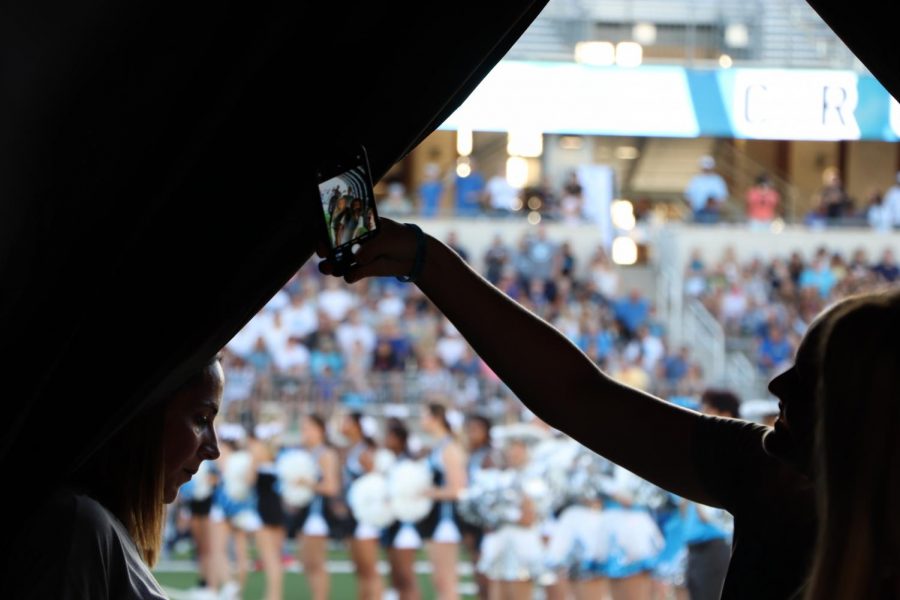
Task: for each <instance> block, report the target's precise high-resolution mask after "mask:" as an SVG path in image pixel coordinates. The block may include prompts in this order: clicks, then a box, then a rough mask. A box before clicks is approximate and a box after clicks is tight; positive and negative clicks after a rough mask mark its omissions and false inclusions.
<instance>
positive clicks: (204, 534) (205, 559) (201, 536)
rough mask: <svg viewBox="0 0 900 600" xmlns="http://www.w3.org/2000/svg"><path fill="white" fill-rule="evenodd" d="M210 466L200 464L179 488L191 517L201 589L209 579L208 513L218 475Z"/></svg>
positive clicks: (209, 525)
mask: <svg viewBox="0 0 900 600" xmlns="http://www.w3.org/2000/svg"><path fill="white" fill-rule="evenodd" d="M212 465H213V463H211V462H208V461H204V462H202V463H200V468H199V469H198V470H197V472H196V473H194V476H193V477H191V480H190V481H189V482H187V483H186V484H184V485H183V486H182V487H181V492H180V493H182V494H184V497H185V499H186V500H187V505H188V511H189V512H190V515H191V519H190V528H191V537H192V538H193V539H194V547H195V554H196V556H197V567H198V570H199V571H200V582H199V587H200V588H201V589H206V588H207V587H208V586H209V582H210V579H211V562H210V537H211V535H212V531H211V528H212V524H211V523H210V521H209V511H210V510H211V509H212V503H213V492H214V491H215V488H216V481H217V478H218V473H217V472H216V470H215V468H214V467H213V466H212Z"/></svg>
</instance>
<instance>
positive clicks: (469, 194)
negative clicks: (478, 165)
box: [456, 161, 484, 217]
mask: <svg viewBox="0 0 900 600" xmlns="http://www.w3.org/2000/svg"><path fill="white" fill-rule="evenodd" d="M470 166H471V168H472V171H471V172H470V173H469V174H468V175H467V176H466V177H462V176H460V175H457V176H456V215H457V216H462V217H471V216H475V215H478V214H481V210H482V205H481V201H482V196H484V176H483V175H482V174H481V173H480V172H478V171H477V170H475V162H474V161H471V162H470Z"/></svg>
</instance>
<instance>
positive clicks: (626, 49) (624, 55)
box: [616, 42, 644, 67]
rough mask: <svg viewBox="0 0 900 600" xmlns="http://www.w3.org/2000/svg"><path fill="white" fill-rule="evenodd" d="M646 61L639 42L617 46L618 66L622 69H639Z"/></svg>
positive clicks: (620, 43)
mask: <svg viewBox="0 0 900 600" xmlns="http://www.w3.org/2000/svg"><path fill="white" fill-rule="evenodd" d="M643 60H644V49H643V47H641V45H640V44H638V43H637V42H619V43H618V44H616V64H617V65H619V66H620V67H639V66H641V62H643Z"/></svg>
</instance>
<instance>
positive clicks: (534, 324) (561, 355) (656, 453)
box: [320, 219, 716, 505]
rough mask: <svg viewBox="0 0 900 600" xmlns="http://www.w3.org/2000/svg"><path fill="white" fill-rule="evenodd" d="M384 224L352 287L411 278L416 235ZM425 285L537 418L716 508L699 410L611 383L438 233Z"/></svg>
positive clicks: (326, 268) (361, 255)
mask: <svg viewBox="0 0 900 600" xmlns="http://www.w3.org/2000/svg"><path fill="white" fill-rule="evenodd" d="M381 228H382V230H381V233H380V234H379V235H378V236H376V237H375V238H373V239H371V240H369V241H367V242H366V243H365V244H364V245H363V246H362V247H361V248H359V250H358V252H357V260H358V262H359V266H357V267H354V268H353V269H351V270H350V271H349V272H348V273H347V275H346V277H345V279H346V280H347V281H348V282H349V283H353V282H355V281H358V280H360V279H362V278H364V277H370V276H390V275H395V276H396V275H406V274H408V273H410V271H411V269H412V265H413V260H414V257H415V248H416V235H415V232H414V231H413V230H412V229H411V228H408V227H404V226H402V225H399V224H397V223H394V222H393V221H390V220H388V219H381ZM320 270H322V272H323V273H326V274H328V273H331V265H330V264H329V263H328V261H324V262H323V263H322V264H321V265H320ZM417 284H418V285H419V287H420V288H421V289H422V291H423V292H424V293H425V294H426V295H427V296H428V298H429V299H430V300H431V301H432V302H433V303H434V304H435V306H437V307H438V309H440V311H441V312H443V313H444V315H446V316H447V318H449V319H450V321H451V322H452V323H453V324H454V325H455V326H456V328H457V329H459V331H460V333H462V335H463V336H464V337H465V338H466V340H467V341H468V342H469V344H471V346H472V347H473V348H474V349H475V351H476V352H477V353H478V354H479V356H481V358H482V359H484V361H485V362H486V363H487V364H488V365H489V366H490V367H491V369H493V370H494V372H495V373H496V374H497V375H498V376H499V377H500V378H501V379H502V380H503V381H504V383H506V385H508V386H509V387H510V389H512V391H513V392H514V393H515V394H516V396H518V398H519V399H520V400H521V401H522V402H523V403H524V404H525V405H526V406H527V407H528V408H529V409H530V410H531V411H533V412H534V413H535V414H536V415H537V416H538V417H540V418H541V419H543V420H544V421H546V422H547V423H549V424H550V425H552V426H553V427H556V428H557V429H559V430H560V431H563V432H565V433H567V434H568V435H570V436H571V437H572V438H574V439H576V440H578V441H579V442H581V443H582V444H584V445H585V446H587V447H588V448H591V449H592V450H594V451H595V452H597V453H598V454H601V455H603V456H605V457H606V458H608V459H609V460H611V461H613V462H615V463H617V464H619V465H621V466H623V467H625V468H626V469H628V470H630V471H632V472H634V473H636V474H637V475H639V476H640V477H642V478H644V479H646V480H648V481H650V482H652V483H655V484H656V485H658V486H660V487H663V488H665V489H668V490H670V491H672V492H674V493H676V494H678V495H680V496H684V497H686V498H691V499H693V500H696V501H698V502H703V503H704V504H711V505H716V502H715V500H713V499H712V498H710V497H708V494H707V493H706V491H705V490H704V486H703V485H702V484H701V482H700V480H699V477H698V474H697V471H696V469H695V467H694V464H693V461H692V456H691V441H692V437H693V433H694V427H695V425H696V423H697V422H698V419H699V415H697V413H694V412H692V411H689V410H685V409H682V408H679V407H677V406H674V405H672V404H670V403H668V402H665V401H663V400H660V399H658V398H655V397H653V396H651V395H650V394H646V393H644V392H642V391H639V390H636V389H633V388H630V387H628V386H625V385H622V384H620V383H618V382H616V381H614V380H612V379H611V378H610V377H608V376H607V375H606V374H604V373H603V372H602V371H600V369H598V368H597V366H596V365H594V363H593V362H592V361H591V360H590V359H589V358H588V357H587V356H586V355H585V354H584V353H583V352H581V350H579V349H578V348H577V347H576V346H575V345H573V344H572V343H571V342H570V341H569V340H568V339H566V337H565V336H563V335H562V334H561V333H560V332H559V331H557V330H556V329H554V328H553V327H552V326H550V325H549V324H548V323H546V322H545V321H543V320H542V319H540V318H538V317H537V316H536V315H534V314H532V313H530V312H528V311H527V310H525V309H524V308H522V307H521V306H520V305H519V304H517V303H516V302H514V301H513V300H512V299H510V298H509V297H507V296H506V295H505V294H504V293H503V292H501V291H500V290H498V289H497V288H495V287H494V286H492V285H491V284H490V283H489V282H488V281H487V280H485V279H484V278H482V277H481V276H480V275H478V274H477V273H476V272H475V271H473V270H472V269H471V268H470V267H469V266H468V265H466V264H465V262H463V261H462V259H460V257H459V256H458V255H457V254H456V253H455V252H453V251H452V250H451V249H450V248H448V247H447V246H446V245H444V244H442V243H441V242H439V241H438V240H436V239H434V238H432V237H431V236H426V255H425V262H424V267H423V269H422V272H421V274H420V276H419V278H418V281H417Z"/></svg>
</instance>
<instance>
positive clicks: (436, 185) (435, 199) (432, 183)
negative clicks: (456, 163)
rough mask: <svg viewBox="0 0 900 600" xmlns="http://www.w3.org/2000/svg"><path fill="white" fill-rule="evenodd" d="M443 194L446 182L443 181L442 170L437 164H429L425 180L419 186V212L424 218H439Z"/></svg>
mask: <svg viewBox="0 0 900 600" xmlns="http://www.w3.org/2000/svg"><path fill="white" fill-rule="evenodd" d="M443 193H444V182H442V181H441V168H440V167H439V166H438V164H437V163H434V162H432V163H428V164H427V165H426V166H425V179H424V181H422V183H421V185H419V201H420V205H419V211H420V212H421V213H422V216H423V217H435V216H437V214H438V210H439V209H440V206H441V195H442V194H443Z"/></svg>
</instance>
